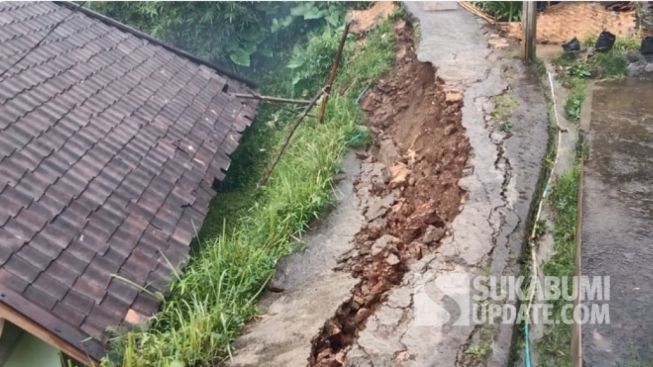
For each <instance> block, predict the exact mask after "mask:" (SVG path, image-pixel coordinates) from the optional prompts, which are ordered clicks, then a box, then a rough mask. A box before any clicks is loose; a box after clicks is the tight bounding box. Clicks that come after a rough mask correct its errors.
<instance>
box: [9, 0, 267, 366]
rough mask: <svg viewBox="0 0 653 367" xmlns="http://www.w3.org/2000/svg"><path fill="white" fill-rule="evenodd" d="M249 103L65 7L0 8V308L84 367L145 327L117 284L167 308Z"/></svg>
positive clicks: (233, 83)
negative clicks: (112, 329) (69, 350)
mask: <svg viewBox="0 0 653 367" xmlns="http://www.w3.org/2000/svg"><path fill="white" fill-rule="evenodd" d="M247 91H249V89H248V88H247V87H246V86H245V85H244V84H243V83H241V82H239V81H237V80H234V79H231V78H228V77H226V76H223V75H220V74H219V73H218V72H217V71H216V70H215V69H213V68H210V67H207V66H206V65H202V64H200V63H198V62H196V60H192V59H190V58H188V57H185V56H184V54H183V53H176V52H174V50H171V49H170V48H169V47H162V46H161V45H160V44H158V43H156V42H152V41H151V40H148V39H147V38H146V37H142V36H140V35H139V34H138V33H134V32H130V31H128V30H125V29H122V28H120V27H115V26H113V25H110V24H107V23H106V22H103V21H102V19H101V18H99V17H94V16H92V15H89V14H88V13H84V12H81V11H78V10H76V9H74V8H70V7H69V6H63V5H59V4H55V3H48V2H34V3H10V2H2V3H0V300H1V301H2V302H3V303H4V304H5V305H8V306H10V307H11V308H12V309H13V310H15V311H17V312H18V313H20V314H21V315H22V316H24V317H25V318H27V319H29V320H31V321H32V322H34V323H36V324H38V325H40V327H42V328H44V329H45V330H47V331H48V332H50V333H52V334H53V335H55V336H56V337H58V338H60V339H62V340H63V341H64V342H66V343H69V344H70V345H72V346H74V347H75V348H77V349H79V350H80V351H82V352H84V353H88V354H89V355H90V356H91V357H92V358H94V359H98V358H99V357H101V356H102V354H103V353H104V351H105V347H106V342H107V333H106V328H107V327H108V326H118V325H129V324H130V323H133V322H137V321H139V319H142V318H143V317H146V316H149V315H152V314H153V313H154V312H155V311H156V310H157V308H158V306H159V301H158V300H157V299H156V298H154V297H152V296H151V295H150V293H148V292H143V291H141V290H139V289H138V288H137V287H134V286H133V285H130V284H129V282H133V283H135V284H137V285H139V286H142V287H146V288H147V289H148V290H149V291H150V292H152V293H156V292H162V293H165V292H166V288H167V284H168V282H169V280H170V278H171V269H170V267H169V265H168V261H169V262H170V263H172V264H173V265H174V266H181V265H183V263H184V261H185V258H186V256H187V254H188V250H189V244H190V242H191V240H192V237H193V235H194V228H199V227H200V226H201V224H202V221H203V220H204V217H205V215H206V213H207V210H208V205H209V201H210V199H211V198H212V197H213V196H214V194H215V192H214V191H213V189H212V184H213V182H214V180H215V179H218V180H219V179H222V178H223V177H224V175H225V170H226V169H227V167H228V166H229V154H230V153H232V152H233V151H234V149H235V148H236V146H237V143H238V140H239V138H240V133H241V132H242V131H243V130H244V129H245V128H246V127H247V126H248V125H249V124H250V122H251V119H252V117H253V115H254V113H255V107H256V106H255V104H253V103H252V102H248V103H249V104H244V103H242V101H241V100H238V99H236V98H235V97H233V95H232V93H235V92H247ZM116 275H117V276H116ZM123 279H126V280H129V282H125V281H124V280H123ZM89 336H90V337H91V338H88V337H89ZM85 339H89V340H85Z"/></svg>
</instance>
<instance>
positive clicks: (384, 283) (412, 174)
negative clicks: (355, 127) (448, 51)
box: [309, 20, 470, 366]
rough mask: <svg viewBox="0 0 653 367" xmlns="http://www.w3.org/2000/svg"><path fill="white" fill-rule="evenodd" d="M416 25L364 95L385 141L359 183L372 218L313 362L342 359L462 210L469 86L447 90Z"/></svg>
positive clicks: (344, 263)
mask: <svg viewBox="0 0 653 367" xmlns="http://www.w3.org/2000/svg"><path fill="white" fill-rule="evenodd" d="M412 31H413V28H412V26H411V25H410V24H409V23H407V22H406V21H404V20H400V21H398V22H397V23H396V24H395V32H396V35H397V41H398V50H397V54H396V60H395V66H394V68H393V69H392V70H391V71H390V72H388V73H387V74H386V75H385V76H384V77H382V78H381V79H380V80H379V81H378V82H377V83H376V84H375V85H374V87H373V88H371V90H370V91H369V92H368V93H367V94H366V95H365V96H364V97H363V98H362V100H361V107H362V109H363V111H365V113H366V116H367V120H368V123H369V126H370V128H371V129H372V131H373V132H374V135H375V136H376V140H377V142H378V144H377V146H375V147H372V148H371V149H370V150H369V151H368V152H366V153H359V156H360V157H361V158H363V159H364V160H363V162H362V166H361V174H360V177H359V178H358V179H357V181H356V184H355V189H356V194H357V196H358V199H359V201H360V207H361V209H362V210H363V211H364V216H365V224H364V226H363V228H362V230H361V231H359V232H358V234H357V235H356V238H355V243H354V249H353V250H352V251H350V252H348V253H347V254H345V255H344V256H342V257H341V259H340V262H341V265H340V266H339V268H340V269H342V271H346V272H351V274H352V276H353V277H355V278H357V279H359V282H358V283H357V284H356V285H355V286H354V288H353V289H352V291H351V297H350V298H349V299H347V300H346V301H345V302H343V303H342V304H341V305H340V306H339V307H338V309H337V310H336V312H335V315H334V316H333V317H331V318H329V319H328V320H327V321H326V323H325V324H324V326H323V327H322V329H321V330H320V332H319V334H318V335H317V336H315V338H314V339H313V342H312V350H311V356H310V359H309V365H311V366H341V365H344V364H345V360H346V351H347V348H348V347H349V346H350V345H351V344H352V343H353V341H354V340H355V338H356V336H357V333H358V331H359V330H360V329H361V328H363V327H364V325H365V322H366V320H367V319H368V317H370V316H371V315H373V314H374V311H375V310H376V309H377V307H378V306H379V304H380V303H381V302H382V300H383V298H384V295H385V294H386V292H387V291H388V290H390V289H392V288H394V287H396V286H398V285H399V284H400V283H401V280H402V277H403V275H404V273H405V272H406V271H407V270H408V269H409V266H410V264H411V263H413V262H414V261H416V260H419V259H421V258H422V256H423V254H426V253H428V252H431V251H433V249H435V248H437V246H438V245H439V243H440V240H441V239H442V238H443V237H445V234H446V232H447V226H448V225H449V224H450V223H451V221H452V220H453V218H454V217H455V216H456V215H457V214H458V212H459V207H460V204H461V202H462V201H463V198H464V191H463V190H462V189H461V188H459V187H458V184H457V183H458V181H459V180H460V179H461V177H462V176H463V170H464V168H465V165H466V162H467V158H468V156H469V150H470V147H469V142H468V141H467V138H466V137H465V134H464V129H463V127H462V123H461V113H460V108H461V101H462V95H461V94H460V93H456V92H449V93H446V92H445V90H444V83H443V81H442V80H441V79H439V78H437V76H436V71H435V69H434V68H433V66H432V65H431V64H429V63H423V62H420V61H418V60H417V57H416V55H415V44H414V42H413V39H412V33H413V32H412Z"/></svg>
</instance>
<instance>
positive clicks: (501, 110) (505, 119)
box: [490, 92, 519, 133]
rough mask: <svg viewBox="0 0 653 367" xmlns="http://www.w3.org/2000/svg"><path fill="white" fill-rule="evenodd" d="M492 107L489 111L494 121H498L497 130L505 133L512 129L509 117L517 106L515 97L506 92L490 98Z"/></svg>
mask: <svg viewBox="0 0 653 367" xmlns="http://www.w3.org/2000/svg"><path fill="white" fill-rule="evenodd" d="M492 100H493V102H494V109H493V110H492V112H490V116H492V117H493V118H494V119H495V120H496V121H498V122H499V127H498V128H499V131H501V132H504V133H507V132H509V131H510V130H511V129H512V123H511V122H510V117H511V116H512V114H513V113H514V112H515V110H516V109H517V107H518V106H519V104H518V102H517V100H516V99H515V97H513V96H512V95H511V94H510V93H508V92H506V93H503V94H500V95H498V96H495V97H493V98H492Z"/></svg>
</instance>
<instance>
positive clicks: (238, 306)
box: [103, 24, 394, 367]
mask: <svg viewBox="0 0 653 367" xmlns="http://www.w3.org/2000/svg"><path fill="white" fill-rule="evenodd" d="M391 31H392V27H391V25H390V24H382V25H380V26H379V27H378V28H377V29H376V30H373V31H371V33H369V34H368V37H367V40H366V42H364V43H363V44H362V45H361V44H357V45H354V43H353V42H351V41H350V42H349V44H348V45H347V50H348V51H347V53H346V54H345V61H346V65H347V68H343V69H342V70H341V73H340V74H339V77H338V78H337V79H336V82H335V85H334V90H333V92H332V94H331V98H330V101H329V108H328V109H327V112H326V115H325V120H324V123H322V124H319V125H318V124H316V123H315V118H314V117H308V118H307V120H306V121H304V123H303V124H302V125H300V127H299V128H298V129H297V131H296V132H295V135H294V137H293V139H292V140H291V143H290V145H289V146H288V149H287V151H286V153H285V154H284V156H283V157H282V159H281V161H280V162H279V165H278V166H277V168H276V169H275V170H274V172H273V174H272V176H271V177H270V179H269V181H268V183H267V184H266V185H265V186H264V187H262V188H261V189H259V190H257V189H256V182H257V180H258V178H259V177H260V175H261V172H262V171H263V169H264V168H265V167H266V166H267V163H268V162H269V161H270V159H271V157H272V156H273V153H274V152H276V147H277V146H278V144H279V143H280V140H281V138H282V137H283V135H284V134H285V131H284V130H283V128H284V127H285V125H287V123H288V122H289V121H291V120H292V118H293V117H294V115H295V113H293V112H295V111H290V112H279V110H274V109H272V108H271V107H264V108H263V111H262V112H261V113H260V114H259V115H258V116H257V119H256V121H255V123H254V125H253V126H252V128H251V131H250V132H249V133H248V134H247V135H246V136H245V137H244V141H243V143H242V145H241V146H240V147H239V149H238V150H237V152H236V153H235V155H234V157H233V158H234V159H233V163H232V169H231V170H230V172H229V175H228V177H230V178H229V179H228V180H227V181H226V182H225V185H224V186H223V188H222V192H221V193H219V194H218V196H217V197H216V198H215V200H214V201H213V202H212V204H211V213H212V214H210V216H209V217H208V218H207V220H206V222H205V223H207V225H205V226H204V228H203V229H202V230H201V232H200V241H199V242H200V243H199V244H198V245H197V248H196V253H195V254H194V256H193V258H192V262H191V263H190V264H189V265H188V267H187V268H186V270H185V272H184V274H183V275H182V276H181V277H180V278H178V279H176V280H175V281H174V282H173V284H172V291H171V295H170V296H169V297H168V299H167V300H166V301H165V303H164V304H163V306H162V310H161V311H160V312H159V313H158V314H157V315H156V316H155V317H154V319H153V320H152V323H151V325H150V327H149V328H148V329H143V330H135V331H132V332H129V333H128V334H127V335H122V336H120V337H119V338H118V339H116V340H115V341H114V342H113V346H114V347H115V348H116V349H115V350H114V351H113V352H112V354H111V355H110V356H109V357H108V358H106V359H105V360H104V361H103V366H117V365H122V366H126V367H145V366H174V367H177V366H200V365H201V366H204V365H219V364H220V363H221V361H222V360H223V359H224V358H225V357H226V356H228V355H229V353H230V345H231V342H232V341H233V340H234V339H235V338H236V336H237V335H238V333H239V332H240V330H241V329H242V327H243V326H244V324H245V322H246V321H247V320H248V319H249V318H250V317H252V316H253V315H254V314H255V313H256V298H257V296H258V295H259V293H260V292H261V290H262V288H263V287H264V285H265V283H266V282H267V280H268V279H269V277H270V276H271V275H272V274H273V272H274V268H275V266H276V264H277V261H278V259H279V258H280V257H281V256H283V255H286V254H288V253H290V252H291V251H292V250H293V248H294V246H295V244H294V240H293V238H297V237H298V236H301V233H302V232H303V231H304V230H305V229H306V228H307V226H308V224H309V223H310V222H311V221H312V220H314V219H315V218H316V217H318V216H319V214H321V213H322V212H323V211H324V210H325V209H326V208H328V206H329V205H330V204H331V202H332V193H333V187H332V180H333V177H334V176H335V175H336V173H337V172H338V169H339V164H340V161H341V158H342V157H343V155H344V153H345V152H346V150H347V146H348V144H349V143H350V142H353V141H355V140H356V137H357V136H358V135H359V134H361V130H360V128H359V127H358V124H360V122H361V119H362V114H361V111H360V108H359V106H358V102H357V98H356V97H357V95H358V93H360V91H359V89H360V88H362V86H364V85H367V84H369V83H371V82H372V81H373V80H375V79H376V78H378V77H379V76H380V75H381V73H383V72H385V71H387V70H388V68H390V67H391V65H392V60H393V50H394V37H393V35H392V34H386V33H387V32H391ZM338 38H339V34H338V33H337V32H333V31H330V30H326V31H325V32H324V33H317V32H316V33H314V34H312V35H311V36H310V38H309V40H308V42H307V43H306V44H305V45H304V46H301V47H297V48H296V49H295V51H294V52H297V53H302V52H304V53H307V55H306V57H307V60H308V59H310V58H320V57H322V53H326V54H329V55H332V56H333V55H334V54H335V51H336V49H335V48H336V47H337V39H338ZM334 41H336V42H334ZM317 65H319V64H317ZM313 67H316V64H314V63H313V62H312V61H311V62H305V63H303V64H302V65H299V66H297V67H296V68H292V69H289V68H286V67H285V65H283V66H281V67H280V68H281V69H282V70H285V74H284V73H275V74H276V76H277V79H276V81H277V83H276V84H274V85H272V84H273V83H272V82H273V80H272V79H271V80H269V83H270V84H269V85H271V86H270V87H269V89H270V90H284V88H290V89H293V90H294V88H295V86H294V85H292V84H288V83H287V82H286V80H287V79H291V80H292V79H293V78H294V77H295V75H297V74H299V75H303V76H305V75H309V76H310V77H302V79H301V80H302V83H304V84H302V86H303V88H305V89H306V90H310V91H313V92H315V91H316V90H317V88H318V87H319V86H320V85H321V83H322V80H321V79H320V78H318V77H317V76H315V77H313V75H317V74H319V73H322V75H325V74H326V73H328V68H327V69H323V70H320V72H319V73H318V72H317V71H315V74H312V73H311V70H310V68H313ZM354 73H357V74H356V75H355V74H354ZM318 79H320V80H318Z"/></svg>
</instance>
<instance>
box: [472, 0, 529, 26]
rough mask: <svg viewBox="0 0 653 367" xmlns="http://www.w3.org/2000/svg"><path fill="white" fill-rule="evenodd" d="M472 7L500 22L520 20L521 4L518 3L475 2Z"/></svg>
mask: <svg viewBox="0 0 653 367" xmlns="http://www.w3.org/2000/svg"><path fill="white" fill-rule="evenodd" d="M474 5H475V6H476V7H478V8H479V9H482V10H483V11H485V12H487V13H488V14H490V15H491V16H493V17H494V18H495V19H496V20H498V21H501V22H517V21H519V20H521V12H522V3H521V2H519V1H475V2H474Z"/></svg>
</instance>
